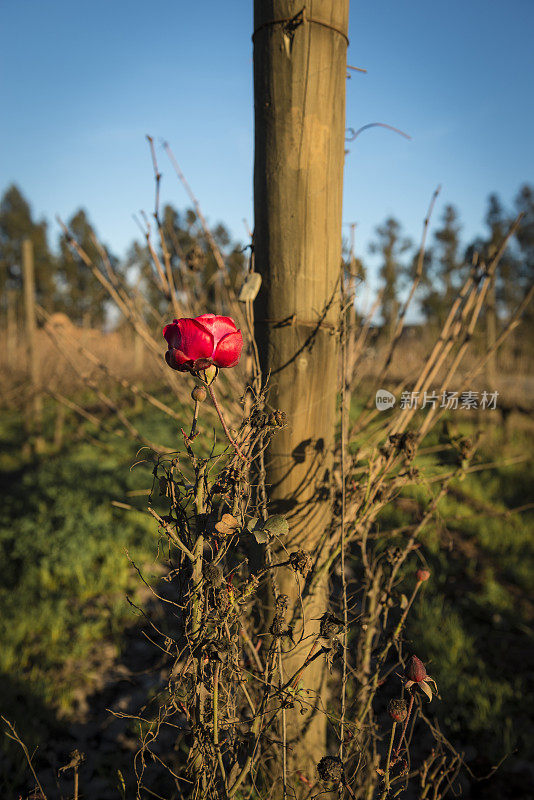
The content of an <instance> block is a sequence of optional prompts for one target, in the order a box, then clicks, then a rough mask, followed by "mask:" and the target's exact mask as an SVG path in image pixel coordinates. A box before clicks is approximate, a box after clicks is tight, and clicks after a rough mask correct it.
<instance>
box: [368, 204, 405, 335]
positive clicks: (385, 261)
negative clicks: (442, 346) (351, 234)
mask: <svg viewBox="0 0 534 800" xmlns="http://www.w3.org/2000/svg"><path fill="white" fill-rule="evenodd" d="M376 235H377V239H376V241H375V242H372V243H371V244H370V246H369V250H370V252H371V253H377V254H378V255H380V257H381V260H382V263H381V265H380V270H379V278H380V286H381V290H382V303H381V315H382V323H383V329H384V332H385V334H386V336H387V337H388V339H389V338H391V336H392V335H393V331H394V326H395V323H396V320H397V317H398V312H399V299H398V294H399V289H400V285H401V282H402V279H403V277H405V276H406V274H407V272H408V268H407V266H406V264H404V263H402V262H401V257H402V256H403V255H404V253H406V251H407V250H409V249H410V247H411V246H412V243H411V241H410V239H408V238H406V237H404V236H403V235H402V229H401V225H400V223H399V222H397V220H396V219H393V217H389V218H388V219H386V221H385V222H384V224H383V225H381V226H379V227H378V228H376Z"/></svg>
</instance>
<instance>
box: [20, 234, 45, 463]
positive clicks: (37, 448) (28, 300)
mask: <svg viewBox="0 0 534 800" xmlns="http://www.w3.org/2000/svg"><path fill="white" fill-rule="evenodd" d="M22 277H23V282H24V312H25V338H26V346H27V352H28V373H29V377H30V383H31V397H30V402H29V404H28V410H27V419H26V425H27V431H28V435H29V439H30V444H31V446H32V449H33V450H34V452H42V450H43V446H44V441H43V437H42V429H43V398H42V394H41V388H40V384H39V349H38V347H37V346H36V336H37V316H36V312H35V275H34V262H33V243H32V241H31V240H30V239H24V241H23V242H22Z"/></svg>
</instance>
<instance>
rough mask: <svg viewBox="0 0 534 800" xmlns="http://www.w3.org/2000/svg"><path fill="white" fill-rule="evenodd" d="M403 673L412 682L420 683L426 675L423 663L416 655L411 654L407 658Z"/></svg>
mask: <svg viewBox="0 0 534 800" xmlns="http://www.w3.org/2000/svg"><path fill="white" fill-rule="evenodd" d="M404 674H405V675H406V677H407V678H408V680H409V681H413V682H414V683H421V681H424V680H425V678H426V677H427V674H426V669H425V665H424V664H423V662H422V661H421V659H419V658H417V656H412V657H411V658H409V659H408V663H407V664H406V669H405V671H404Z"/></svg>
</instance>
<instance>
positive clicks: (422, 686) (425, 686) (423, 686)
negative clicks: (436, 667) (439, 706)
mask: <svg viewBox="0 0 534 800" xmlns="http://www.w3.org/2000/svg"><path fill="white" fill-rule="evenodd" d="M418 686H419V688H420V689H421V690H422V691H423V692H424V693H425V694H426V696H427V697H428V699H429V700H432V689H431V688H430V686H429V685H428V683H426V682H425V681H421V682H420V683H419V684H418Z"/></svg>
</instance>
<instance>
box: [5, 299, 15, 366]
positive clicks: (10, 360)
mask: <svg viewBox="0 0 534 800" xmlns="http://www.w3.org/2000/svg"><path fill="white" fill-rule="evenodd" d="M6 301H7V308H6V361H7V365H8V367H12V366H14V364H15V363H16V351H17V293H16V292H15V290H14V289H8V290H7V292H6Z"/></svg>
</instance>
